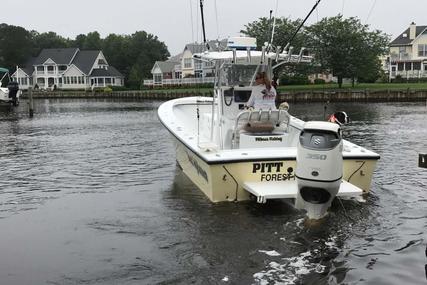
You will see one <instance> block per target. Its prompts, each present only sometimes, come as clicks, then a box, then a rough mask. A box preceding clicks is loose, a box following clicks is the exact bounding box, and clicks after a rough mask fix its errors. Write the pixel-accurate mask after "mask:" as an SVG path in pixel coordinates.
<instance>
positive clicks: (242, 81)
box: [219, 63, 267, 87]
mask: <svg viewBox="0 0 427 285" xmlns="http://www.w3.org/2000/svg"><path fill="white" fill-rule="evenodd" d="M265 70H267V65H260V64H232V63H230V64H224V66H223V67H222V69H221V72H220V76H219V85H220V86H241V87H244V86H250V85H251V82H253V81H254V78H255V75H256V73H257V72H258V71H265Z"/></svg>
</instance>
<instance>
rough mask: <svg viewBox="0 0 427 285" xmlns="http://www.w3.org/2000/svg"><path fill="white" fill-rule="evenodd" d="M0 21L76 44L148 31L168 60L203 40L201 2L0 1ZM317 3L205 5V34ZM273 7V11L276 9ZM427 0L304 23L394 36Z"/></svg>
mask: <svg viewBox="0 0 427 285" xmlns="http://www.w3.org/2000/svg"><path fill="white" fill-rule="evenodd" d="M1 2H2V5H1V7H2V17H1V20H0V22H4V23H6V24H9V25H16V26H21V27H23V28H25V29H27V30H36V31H38V32H49V31H53V32H56V33H57V34H59V35H61V36H63V37H68V38H72V39H74V38H75V37H76V36H77V35H78V34H87V33H88V32H93V31H98V32H99V33H100V34H101V37H103V38H104V37H106V36H107V35H108V34H110V33H115V34H132V33H134V32H135V31H141V30H143V31H146V32H148V33H151V34H153V35H155V36H157V37H158V39H159V40H160V41H162V42H164V43H165V44H166V46H167V47H168V49H169V52H170V53H171V55H176V54H178V53H180V52H181V51H182V50H183V48H184V46H185V44H187V43H190V42H194V41H198V42H201V41H202V31H201V30H202V29H201V21H200V8H199V4H200V1H199V0H149V1H148V0H119V1H110V0H73V1H63V0H37V1H34V0H13V1H12V0H2V1H1ZM315 2H316V0H297V1H295V0H293V1H291V0H204V11H205V13H204V14H205V25H206V35H207V38H208V39H210V40H214V39H217V38H220V39H223V38H227V37H230V36H239V35H240V33H239V31H240V30H241V29H243V28H244V25H245V24H248V23H250V22H253V21H255V20H257V19H258V18H260V17H268V16H269V11H270V10H273V15H277V17H289V18H291V19H293V20H295V19H298V18H304V17H305V16H306V15H307V14H308V12H309V11H310V10H311V8H312V7H313V5H314V4H315ZM276 5H277V9H276ZM425 11H427V1H426V0H405V1H402V0H322V1H321V2H320V4H319V6H318V8H317V10H315V11H314V12H313V14H312V15H311V17H310V18H309V20H308V21H307V23H308V24H311V23H315V22H317V21H318V20H320V19H322V18H324V17H331V16H336V15H338V14H342V15H344V17H358V18H359V19H360V20H361V22H362V23H363V24H369V25H370V27H371V29H372V30H373V29H379V30H382V31H383V32H385V33H387V34H389V35H391V37H392V39H394V38H395V37H397V36H398V35H399V34H400V33H402V32H403V31H404V30H405V29H406V28H408V27H409V24H410V23H411V22H415V23H416V24H417V25H427V17H426V16H425Z"/></svg>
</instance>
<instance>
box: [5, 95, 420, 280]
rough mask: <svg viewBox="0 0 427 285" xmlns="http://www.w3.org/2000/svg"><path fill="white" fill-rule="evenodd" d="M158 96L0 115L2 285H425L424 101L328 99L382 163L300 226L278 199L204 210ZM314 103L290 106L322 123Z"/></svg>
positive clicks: (48, 105)
mask: <svg viewBox="0 0 427 285" xmlns="http://www.w3.org/2000/svg"><path fill="white" fill-rule="evenodd" d="M159 104H160V103H159V102H152V101H118V100H65V99H62V100H36V106H35V117H34V118H33V119H29V118H28V116H27V114H26V112H25V107H26V106H25V103H23V104H21V106H20V109H19V110H18V112H3V113H0V134H1V136H0V161H1V163H0V170H1V174H2V175H1V178H0V228H1V235H0V256H1V257H0V280H2V282H1V283H2V284H3V283H4V284H275V283H277V284H402V283H407V284H425V281H426V274H427V273H426V268H425V267H426V263H427V261H426V254H425V251H426V238H427V234H426V229H427V214H426V211H425V209H426V206H427V195H426V194H425V188H426V181H427V171H426V170H425V169H421V168H418V167H417V159H418V153H419V152H425V151H426V148H427V146H426V144H425V138H426V137H427V136H426V135H427V129H426V128H425V126H424V122H425V121H426V119H427V118H426V117H427V116H426V112H427V109H426V107H425V105H424V104H416V103H395V104H391V103H389V104H369V105H368V104H336V105H332V104H331V105H328V106H327V108H328V109H327V112H328V113H332V112H334V111H337V110H345V111H347V113H348V114H349V115H350V118H351V119H352V123H351V124H350V125H349V126H347V127H345V130H344V132H345V136H346V137H347V138H349V139H350V140H352V141H354V142H355V143H358V144H361V145H364V146H366V147H368V148H371V149H373V150H374V151H376V152H378V153H379V154H380V155H381V160H380V161H379V163H378V168H377V171H376V172H375V175H374V181H373V185H372V192H371V193H370V194H369V195H368V196H367V197H366V202H365V203H358V202H355V201H335V202H334V204H333V207H332V211H331V214H330V215H329V217H328V218H327V220H326V221H325V222H324V223H322V224H318V225H310V226H307V225H306V224H305V223H304V214H303V213H301V212H299V211H297V210H295V209H293V208H292V207H291V206H289V205H288V204H286V203H284V202H282V201H272V202H269V203H268V204H267V205H259V204H256V203H253V202H243V203H219V204H212V203H210V202H209V201H208V200H207V199H206V198H205V197H204V196H203V194H202V193H201V192H200V191H198V190H197V189H196V188H195V186H194V185H193V184H192V183H191V182H190V181H189V180H188V179H187V178H186V177H185V176H184V175H183V174H182V173H181V171H180V170H179V167H176V163H175V158H174V155H175V154H174V147H173V145H172V143H171V140H170V137H169V136H168V133H167V131H166V130H165V129H164V128H162V126H161V124H160V123H159V122H158V120H157V115H156V109H157V107H158V106H159ZM323 107H324V106H323V105H321V104H311V105H309V104H298V105H292V106H291V110H290V111H291V113H293V114H295V115H297V116H306V117H307V119H311V120H320V119H322V118H323V114H324V108H323Z"/></svg>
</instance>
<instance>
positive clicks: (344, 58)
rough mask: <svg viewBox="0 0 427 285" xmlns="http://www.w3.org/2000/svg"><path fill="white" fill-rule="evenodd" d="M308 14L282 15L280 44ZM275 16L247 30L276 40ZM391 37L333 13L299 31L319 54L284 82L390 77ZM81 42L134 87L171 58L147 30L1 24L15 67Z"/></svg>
mask: <svg viewBox="0 0 427 285" xmlns="http://www.w3.org/2000/svg"><path fill="white" fill-rule="evenodd" d="M301 22H302V20H301V19H297V20H291V19H289V18H285V17H284V18H278V19H276V26H275V29H274V30H275V34H274V41H273V45H274V46H281V47H282V48H283V47H284V46H286V44H287V43H288V41H289V40H290V38H291V36H292V35H293V33H294V32H295V31H296V29H297V27H298V26H299V25H300V24H301ZM271 30H272V20H271V19H267V18H265V17H261V18H259V19H258V20H256V21H253V22H251V23H248V24H246V25H244V28H243V29H242V30H241V31H240V32H241V33H242V34H244V35H247V36H251V37H255V38H256V39H257V43H258V47H259V48H260V47H261V46H262V45H264V43H265V42H269V41H270V37H271ZM389 42H390V38H389V36H388V35H386V34H385V33H383V32H381V31H379V30H374V31H371V30H370V29H369V26H368V25H364V24H362V23H361V22H360V20H359V19H357V18H353V17H352V18H344V17H343V16H342V15H338V16H335V17H329V18H328V17H327V18H323V19H322V20H320V21H318V22H317V23H315V24H312V25H310V26H305V27H303V29H302V30H301V31H300V32H299V33H297V34H296V36H295V38H294V39H293V41H292V43H291V45H292V46H293V47H294V51H295V52H298V51H299V50H300V48H301V47H306V48H307V50H308V52H309V53H310V54H312V55H314V58H315V60H314V61H313V63H312V64H311V65H284V66H283V67H282V68H281V69H279V70H277V71H276V74H275V75H276V77H278V76H281V78H282V80H281V82H284V83H289V84H290V83H292V82H294V83H295V82H296V83H304V82H306V81H307V75H309V74H313V73H330V74H333V75H334V76H336V77H337V79H338V83H339V85H340V86H341V84H342V81H343V79H344V78H350V79H352V81H353V83H354V82H355V81H358V82H374V81H377V80H378V79H379V78H381V77H384V71H383V70H382V68H381V61H380V56H382V55H385V54H387V53H388V46H389ZM66 47H76V48H80V49H82V50H102V51H103V53H104V55H105V56H106V58H107V60H108V63H109V64H110V65H112V66H114V67H116V68H117V69H118V70H119V71H120V72H121V73H122V74H123V75H124V76H125V83H126V85H127V86H128V87H130V88H138V89H139V87H140V86H141V83H142V80H143V79H144V78H151V76H152V75H151V73H150V71H151V69H152V67H153V64H154V62H155V61H158V60H159V61H161V60H166V59H167V58H168V57H169V56H170V54H169V52H168V49H167V47H166V45H165V44H164V43H163V42H161V41H159V39H158V38H157V36H154V35H152V34H149V33H147V32H145V31H137V32H135V33H134V34H131V35H117V34H110V35H108V36H107V37H105V38H101V36H100V34H99V33H98V32H96V31H95V32H90V33H88V34H86V35H85V34H80V35H78V36H76V38H75V39H69V38H64V37H62V36H60V35H57V34H56V33H55V32H47V33H38V32H37V31H27V30H26V29H24V28H22V27H18V26H11V25H7V24H0V66H1V67H6V68H9V69H14V67H15V66H16V65H19V66H23V65H24V64H25V63H26V61H27V60H28V58H29V57H31V56H37V55H38V54H39V53H40V51H41V50H42V49H44V48H66Z"/></svg>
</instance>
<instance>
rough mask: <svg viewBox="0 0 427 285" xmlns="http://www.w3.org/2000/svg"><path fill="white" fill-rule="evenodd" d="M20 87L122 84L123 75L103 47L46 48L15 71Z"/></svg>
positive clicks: (59, 87)
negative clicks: (96, 48)
mask: <svg viewBox="0 0 427 285" xmlns="http://www.w3.org/2000/svg"><path fill="white" fill-rule="evenodd" d="M12 77H13V78H14V80H17V81H18V82H19V84H20V87H21V89H28V87H30V86H31V87H33V88H34V87H36V88H37V87H38V88H40V89H55V88H58V89H90V88H95V87H106V86H123V84H124V77H123V75H122V74H121V73H120V72H119V71H118V70H117V69H115V68H114V67H113V66H111V65H109V64H108V62H107V59H106V58H105V56H104V54H103V53H102V51H100V50H80V49H78V48H60V49H43V50H42V51H41V52H40V54H39V55H38V56H37V57H35V58H30V59H29V60H28V61H27V63H26V64H25V67H20V68H19V69H18V70H17V71H15V73H13V74H12Z"/></svg>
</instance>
